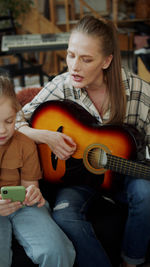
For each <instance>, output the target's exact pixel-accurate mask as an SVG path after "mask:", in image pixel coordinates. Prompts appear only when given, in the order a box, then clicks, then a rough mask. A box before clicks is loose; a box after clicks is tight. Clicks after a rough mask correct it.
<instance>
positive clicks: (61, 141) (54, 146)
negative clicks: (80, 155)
mask: <svg viewBox="0 0 150 267" xmlns="http://www.w3.org/2000/svg"><path fill="white" fill-rule="evenodd" d="M44 143H46V144H47V145H48V146H49V147H50V149H51V150H52V151H53V153H54V154H55V155H56V157H58V158H59V159H61V160H67V159H68V158H70V157H71V156H72V155H73V154H74V152H75V151H76V143H75V142H74V141H73V139H72V138H71V137H70V136H68V135H66V134H64V133H60V132H53V131H48V130H46V131H45V140H44Z"/></svg>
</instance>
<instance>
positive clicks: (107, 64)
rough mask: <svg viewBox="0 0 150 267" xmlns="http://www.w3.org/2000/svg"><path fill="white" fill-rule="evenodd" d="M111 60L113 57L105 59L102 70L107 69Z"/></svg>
mask: <svg viewBox="0 0 150 267" xmlns="http://www.w3.org/2000/svg"><path fill="white" fill-rule="evenodd" d="M112 59H113V55H110V56H108V57H106V58H105V60H104V62H103V69H107V68H108V67H109V65H110V63H111V61H112Z"/></svg>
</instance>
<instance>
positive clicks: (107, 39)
mask: <svg viewBox="0 0 150 267" xmlns="http://www.w3.org/2000/svg"><path fill="white" fill-rule="evenodd" d="M72 32H81V33H84V34H87V35H89V36H92V37H93V38H95V37H96V38H99V40H100V48H101V51H102V53H103V55H104V56H106V57H107V56H109V55H113V59H112V62H111V64H110V66H109V67H108V68H107V69H104V78H105V80H106V83H107V87H108V94H109V99H110V105H111V112H110V119H109V123H115V124H116V123H122V122H123V120H124V117H125V112H126V95H125V90H124V86H123V82H122V75H121V57H120V49H119V44H118V36H117V30H116V27H115V26H114V24H113V23H112V22H111V21H107V20H104V19H98V18H95V17H93V16H89V15H88V16H85V17H83V18H82V19H81V20H80V21H79V22H78V23H77V24H76V25H75V27H74V29H73V30H72ZM93 41H94V40H93Z"/></svg>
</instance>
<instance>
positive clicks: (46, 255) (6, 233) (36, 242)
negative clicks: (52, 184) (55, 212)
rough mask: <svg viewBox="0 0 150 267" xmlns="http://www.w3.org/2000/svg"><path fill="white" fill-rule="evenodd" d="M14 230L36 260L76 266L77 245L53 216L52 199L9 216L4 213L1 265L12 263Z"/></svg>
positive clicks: (0, 227)
mask: <svg viewBox="0 0 150 267" xmlns="http://www.w3.org/2000/svg"><path fill="white" fill-rule="evenodd" d="M12 231H13V233H14V235H15V237H16V238H17V239H18V241H19V243H20V244H21V245H22V246H23V247H24V249H25V251H26V254H27V255H28V256H29V257H30V258H31V260H32V261H33V262H34V263H35V264H39V266H41V267H50V266H51V267H60V266H61V267H62V266H63V267H66V266H68V267H71V266H73V263H74V258H75V251H74V248H73V246H72V243H71V242H70V241H69V239H68V238H67V237H66V235H65V234H64V233H63V232H62V230H61V229H60V228H59V227H58V226H57V224H56V223H55V222H54V221H53V219H52V218H51V216H50V210H49V206H48V203H46V205H45V206H43V207H41V208H37V207H36V206H32V207H23V208H21V209H19V210H18V211H16V212H14V213H12V214H11V215H9V216H0V267H10V266H11V261H12V250H11V240H12Z"/></svg>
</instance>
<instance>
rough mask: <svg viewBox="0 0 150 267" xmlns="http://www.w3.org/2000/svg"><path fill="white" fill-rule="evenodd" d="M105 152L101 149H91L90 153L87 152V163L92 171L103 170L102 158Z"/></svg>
mask: <svg viewBox="0 0 150 267" xmlns="http://www.w3.org/2000/svg"><path fill="white" fill-rule="evenodd" d="M104 155H105V152H104V150H102V149H101V148H99V147H98V148H93V149H91V150H90V151H88V156H87V159H88V162H89V164H90V165H91V166H92V168H94V169H99V168H103V164H102V162H103V158H104Z"/></svg>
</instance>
